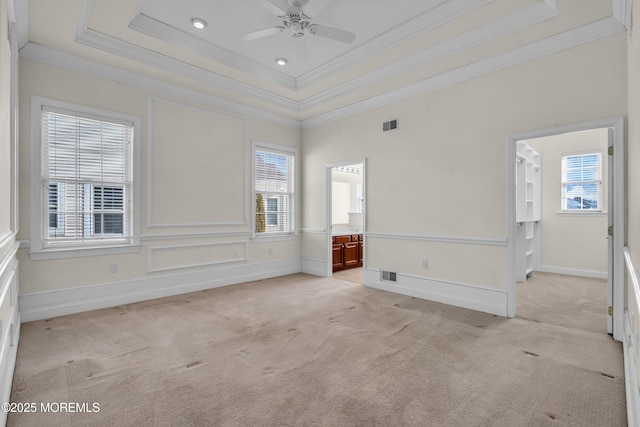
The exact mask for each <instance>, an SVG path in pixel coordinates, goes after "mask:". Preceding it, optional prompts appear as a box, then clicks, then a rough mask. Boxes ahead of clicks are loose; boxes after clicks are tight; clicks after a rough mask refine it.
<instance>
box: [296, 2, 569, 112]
mask: <svg viewBox="0 0 640 427" xmlns="http://www.w3.org/2000/svg"><path fill="white" fill-rule="evenodd" d="M451 3H452V2H446V3H444V4H441V5H440V6H438V8H441V9H444V8H448V9H449V10H448V11H447V14H451V15H459V14H460V12H462V13H466V11H465V10H464V9H465V8H468V7H469V6H470V7H471V9H473V8H475V7H477V6H475V5H471V4H469V3H471V2H469V1H466V0H465V1H463V2H462V3H463V5H464V6H462V5H461V6H458V7H457V8H454V9H453V10H452V9H451V6H452V5H451ZM481 3H487V2H486V1H485V2H481ZM428 15H429V18H432V14H428ZM557 15H558V8H557V7H556V5H555V1H554V2H553V3H550V2H545V1H541V2H538V3H535V4H533V5H531V6H529V7H527V8H526V9H523V10H518V11H516V12H514V13H512V14H510V15H507V16H504V17H501V18H499V19H497V20H495V21H493V22H490V23H488V24H485V25H481V26H480V27H477V28H474V29H473V30H470V31H467V32H465V33H462V34H460V35H458V36H455V37H452V38H450V39H447V40H446V41H444V42H442V43H438V44H436V45H434V46H431V47H429V48H427V49H424V50H421V51H419V52H417V53H415V54H413V55H409V56H406V57H403V58H400V59H398V60H397V61H395V62H392V63H390V64H388V65H385V66H383V67H380V68H376V69H374V70H373V71H370V72H368V73H365V74H362V75H360V76H358V77H357V78H355V79H353V80H350V81H348V82H345V83H342V84H339V85H336V86H333V87H332V88H331V89H329V90H327V91H324V92H322V93H320V94H318V95H314V96H311V97H309V98H307V99H305V100H303V101H301V102H300V110H301V111H306V110H311V109H313V108H316V107H319V106H321V105H322V104H324V103H326V102H331V101H332V100H334V99H336V98H338V97H342V96H344V95H346V94H348V93H351V92H353V91H355V90H358V89H362V88H364V87H367V86H371V85H374V84H376V83H380V82H382V81H384V80H387V79H390V78H391V77H393V76H397V75H399V74H402V73H407V72H409V71H411V70H415V69H417V68H420V67H424V66H426V65H428V64H431V63H434V62H436V61H439V60H442V59H444V58H448V57H450V56H453V55H456V54H459V53H461V52H465V51H467V50H469V49H472V48H474V47H476V46H478V45H480V44H482V43H487V42H490V41H492V40H495V39H497V38H500V37H503V36H505V35H508V34H511V33H513V32H515V31H519V30H522V29H523V28H527V27H529V26H531V25H535V24H538V23H541V22H544V21H546V20H549V19H551V18H553V17H555V16H557ZM433 17H434V18H435V16H433ZM448 20H449V19H447V21H448ZM438 21H439V20H438ZM434 22H436V23H437V24H438V25H439V24H440V23H441V22H437V21H434ZM434 22H432V23H430V24H429V25H427V27H426V28H424V30H425V31H427V30H428V29H429V27H430V26H432V25H433V24H434ZM401 28H404V26H402V27H401ZM387 47H388V46H387ZM350 61H351V62H353V59H350ZM323 68H324V67H319V69H318V70H314V71H313V73H322V71H321V70H322V69H323Z"/></svg>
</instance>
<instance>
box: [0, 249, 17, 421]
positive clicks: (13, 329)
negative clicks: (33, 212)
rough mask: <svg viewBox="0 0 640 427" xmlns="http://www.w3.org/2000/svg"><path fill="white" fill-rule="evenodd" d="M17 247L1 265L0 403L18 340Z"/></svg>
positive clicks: (6, 394)
mask: <svg viewBox="0 0 640 427" xmlns="http://www.w3.org/2000/svg"><path fill="white" fill-rule="evenodd" d="M19 245H20V244H19V243H18V242H15V243H14V245H13V247H12V248H11V250H10V251H9V252H8V253H7V254H6V256H5V257H4V259H2V260H1V261H0V309H1V310H2V313H4V316H6V317H3V318H2V320H0V334H1V335H0V402H8V401H9V400H10V398H11V384H12V383H13V370H14V368H15V364H16V356H17V353H18V341H19V340H20V310H19V307H18V260H17V259H16V252H17V250H18V247H19ZM6 417H7V414H6V412H4V411H0V425H4V424H5V422H6Z"/></svg>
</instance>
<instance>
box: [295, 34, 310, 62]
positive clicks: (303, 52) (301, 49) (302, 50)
mask: <svg viewBox="0 0 640 427" xmlns="http://www.w3.org/2000/svg"><path fill="white" fill-rule="evenodd" d="M293 47H294V49H295V51H296V58H298V59H307V42H306V41H305V40H304V37H295V38H294V39H293Z"/></svg>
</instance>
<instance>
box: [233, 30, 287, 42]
mask: <svg viewBox="0 0 640 427" xmlns="http://www.w3.org/2000/svg"><path fill="white" fill-rule="evenodd" d="M282 30H284V27H272V28H265V29H264V30H258V31H253V32H251V33H246V34H243V35H242V38H243V39H244V40H245V41H248V42H250V41H252V40H257V39H261V38H263V37H268V36H271V35H273V34H278V33H279V32H280V31H282Z"/></svg>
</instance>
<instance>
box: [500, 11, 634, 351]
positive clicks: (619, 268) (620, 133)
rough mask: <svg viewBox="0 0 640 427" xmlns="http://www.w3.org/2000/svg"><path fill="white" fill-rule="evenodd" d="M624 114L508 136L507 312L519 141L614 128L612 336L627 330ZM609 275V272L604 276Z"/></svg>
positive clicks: (512, 303) (512, 280)
mask: <svg viewBox="0 0 640 427" xmlns="http://www.w3.org/2000/svg"><path fill="white" fill-rule="evenodd" d="M616 22H617V21H616ZM624 126H625V125H624V118H623V117H612V118H606V119H602V120H594V121H590V122H582V123H575V124H569V125H563V126H557V127H553V128H547V129H540V130H535V131H527V132H520V133H516V134H512V135H509V137H508V138H507V152H508V155H507V162H508V163H507V167H506V170H507V183H508V184H507V192H508V194H507V233H508V239H507V240H508V244H507V252H508V255H507V257H508V258H507V260H508V261H507V286H508V294H509V302H508V316H509V317H515V316H516V314H517V312H516V311H517V310H516V307H517V300H516V298H517V284H516V271H515V266H516V241H515V237H516V235H517V234H516V227H517V224H516V212H515V211H516V201H515V182H516V176H515V170H516V168H515V164H516V147H515V146H516V143H517V141H519V140H526V139H533V138H540V137H545V136H551V135H558V134H563V133H569V132H578V131H583V130H590V129H601V128H612V129H613V147H614V156H613V162H614V167H613V168H612V169H613V170H610V171H609V173H610V174H611V175H612V176H613V190H614V191H613V194H609V197H613V202H614V211H613V212H609V215H613V226H614V229H613V265H609V266H608V268H609V269H612V272H613V338H614V339H615V340H617V341H622V339H623V330H624V307H625V305H624V289H625V277H624V236H625V208H624V206H625V166H624V162H625V157H624V151H625V150H624V141H625V132H624ZM605 277H606V276H605Z"/></svg>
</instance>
